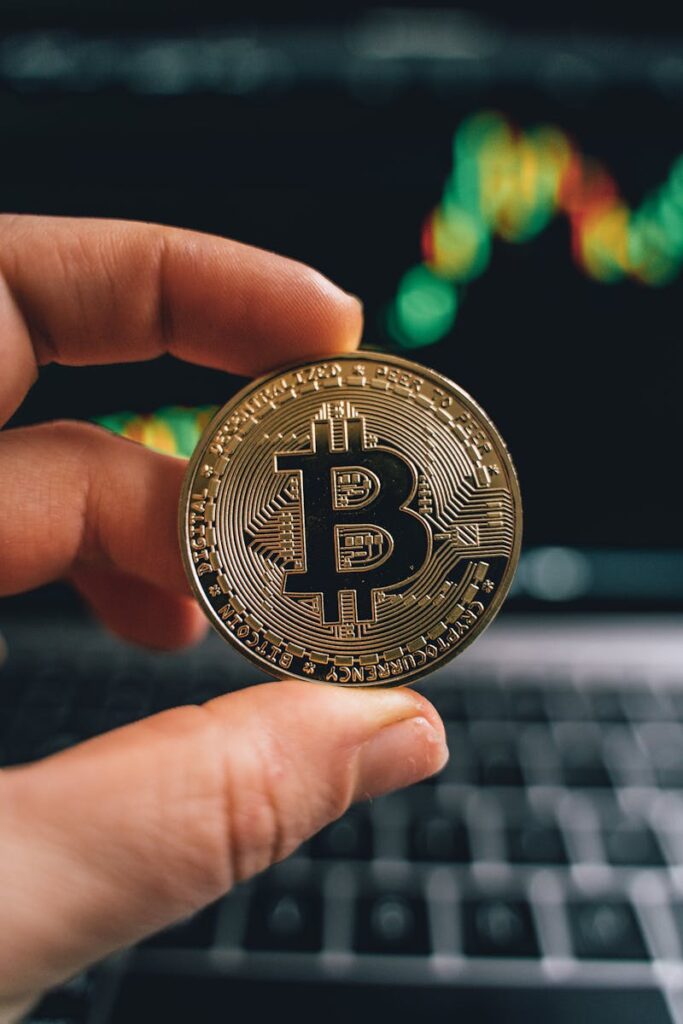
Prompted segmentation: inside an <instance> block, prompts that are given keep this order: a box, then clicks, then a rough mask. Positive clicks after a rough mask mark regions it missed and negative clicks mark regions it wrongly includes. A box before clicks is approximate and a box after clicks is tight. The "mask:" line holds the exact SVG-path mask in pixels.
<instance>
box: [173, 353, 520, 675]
mask: <svg viewBox="0 0 683 1024" xmlns="http://www.w3.org/2000/svg"><path fill="white" fill-rule="evenodd" d="M521 532H522V510H521V500H520V494H519V487H518V484H517V478H516V475H515V470H514V467H513V465H512V462H511V460H510V456H509V455H508V452H507V449H506V447H505V444H504V443H503V441H502V439H501V437H500V435H499V434H498V432H497V430H496V428H495V427H494V425H493V423H492V422H491V421H490V420H489V418H488V417H487V416H486V414H485V413H484V412H483V411H482V409H481V408H480V407H479V406H478V405H477V404H476V402H474V401H473V400H472V399H471V398H470V397H469V395H467V394H466V393H465V392H464V391H463V390H462V389H461V388H459V387H457V385H455V384H453V383H452V382H451V381H449V380H447V379H446V378H445V377H443V376H440V375H439V374H437V373H435V372H434V371H433V370H429V369H426V368H425V367H423V366H419V365H418V364H417V363H412V362H409V361H408V360H405V359H400V358H398V357H397V356H393V355H388V356H387V355H378V354H374V353H370V352H359V353H355V354H352V355H342V356H338V357H335V358H334V359H327V360H316V361H313V362H307V363H304V364H301V365H297V366H291V367H287V368H285V369H282V370H279V371H277V372H276V373H272V374H270V375H268V376H266V377H262V378H260V380H256V381H254V382H253V383H251V384H249V385H248V386H247V387H245V388H244V389H243V390H242V391H240V392H239V394H237V395H236V396H235V397H234V398H233V399H231V401H230V402H228V404H227V405H226V406H225V407H224V408H223V409H221V410H220V412H219V413H218V414H217V415H216V416H215V417H214V419H213V420H212V422H211V423H210V424H209V426H208V427H207V429H206V431H205V432H204V434H203V436H202V438H201V440H200V442H199V444H198V445H197V448H196V450H195V452H194V455H193V457H192V459H191V461H190V464H189V466H188V470H187V475H186V479H185V484H184V487H183V493H182V497H181V503H180V538H181V548H182V554H183V560H184V563H185V568H186V570H187V574H188V577H189V579H190V582H191V584H192V587H193V590H194V592H195V593H196V595H197V598H198V599H199V602H200V604H201V606H202V608H203V609H204V611H205V612H206V614H207V616H208V618H209V620H210V622H211V623H212V625H213V626H214V627H215V628H216V629H217V630H218V632H219V633H220V634H221V636H223V637H224V638H225V639H226V640H228V641H229V642H230V643H231V644H233V645H234V646H235V647H237V649H238V650H240V651H241V652H242V653H243V654H245V655H246V656H247V657H249V658H251V659H252V660H253V661H256V662H257V663H258V664H259V665H261V666H262V668H264V669H265V670H266V671H267V672H269V673H271V674H273V675H277V676H285V675H286V676H296V677H298V678H301V679H314V680H317V681H320V682H328V683H337V684H340V685H345V686H381V685H397V684H400V683H407V682H411V681H414V680H415V679H416V678H417V677H418V676H421V675H423V674H424V673H426V672H429V671H430V670H432V669H434V668H436V667H437V666H438V665H441V664H443V663H444V662H446V661H448V660H449V659H450V658H452V657H453V656H454V655H455V654H458V653H459V652H460V651H462V650H463V649H464V648H465V647H466V646H467V645H468V644H469V643H471V642H472V640H474V638H475V637H476V636H478V635H479V634H480V633H481V632H482V630H483V629H484V628H485V626H486V625H487V624H488V623H489V622H491V620H492V619H493V617H494V616H495V614H496V612H497V611H498V609H499V608H500V606H501V604H502V602H503V599H504V597H505V595H506V593H507V591H508V589H509V586H510V583H511V581H512V576H513V573H514V570H515V566H516V563H517V560H518V557H519V548H520V541H521Z"/></svg>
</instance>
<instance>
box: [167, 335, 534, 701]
mask: <svg viewBox="0 0 683 1024" xmlns="http://www.w3.org/2000/svg"><path fill="white" fill-rule="evenodd" d="M359 361H361V362H363V361H364V362H372V363H375V364H379V365H381V364H387V365H391V366H398V367H403V368H404V369H405V370H407V371H409V372H411V373H419V374H420V375H421V376H423V377H425V378H428V379H429V380H430V381H431V382H432V383H435V384H437V385H443V386H445V387H446V388H447V389H448V390H450V391H452V392H453V393H454V395H455V397H456V398H457V400H458V401H460V402H461V403H462V404H463V405H464V406H465V408H466V409H469V410H470V411H472V412H473V413H475V414H476V415H477V416H478V417H480V419H481V421H482V423H483V425H485V426H486V427H487V429H488V430H489V432H490V434H491V436H492V439H493V440H494V441H495V442H496V444H497V445H498V446H499V447H500V449H501V452H502V453H503V454H504V455H505V458H506V460H507V463H506V469H508V470H509V483H510V494H511V497H512V503H513V509H514V515H515V519H514V530H513V534H514V536H513V543H512V548H511V551H510V555H509V558H508V560H507V564H506V566H505V570H504V572H503V574H502V576H501V579H500V583H499V584H498V586H497V587H496V593H495V594H494V596H493V598H492V600H491V602H490V604H488V605H487V606H486V614H485V615H483V616H482V618H480V619H479V620H478V621H477V622H476V623H475V625H474V626H473V627H472V628H471V629H470V630H468V632H467V634H466V635H465V636H464V637H463V638H462V640H461V642H460V643H458V644H457V645H455V646H454V647H453V648H452V650H450V651H448V652H447V653H445V654H444V655H443V656H442V657H441V658H439V659H438V660H437V661H435V662H431V663H427V664H426V665H424V666H419V667H417V668H415V669H411V670H410V671H407V672H406V673H405V674H403V675H402V676H401V677H400V678H389V679H386V680H379V681H374V682H369V683H358V682H348V683H345V682H329V683H325V682H324V681H322V680H320V679H315V678H310V677H308V676H305V675H301V674H299V673H297V672H291V671H290V670H288V669H284V668H282V667H281V666H279V665H277V664H275V663H273V662H270V661H266V660H265V659H264V658H261V657H259V656H258V655H256V654H254V653H252V651H251V650H250V649H249V648H248V647H246V646H245V645H243V644H241V643H240V642H239V640H238V639H237V638H236V637H234V636H233V634H232V633H231V632H230V630H228V629H226V628H225V627H224V626H223V625H222V623H221V622H220V621H219V619H218V617H217V615H216V611H215V609H214V608H213V606H212V604H211V603H210V601H209V600H208V598H207V596H206V594H205V592H204V590H203V589H202V587H201V586H200V585H199V584H198V580H197V577H196V573H195V569H194V563H193V562H192V559H191V558H190V551H189V538H188V536H187V532H186V527H187V516H188V511H189V503H190V494H191V491H192V484H193V482H194V479H195V475H196V472H197V467H198V465H199V463H200V462H201V461H202V459H203V458H204V456H205V453H206V449H207V447H208V445H209V444H210V443H211V439H212V437H213V435H214V433H215V432H216V429H217V427H218V426H219V425H220V424H221V423H222V422H223V421H224V420H225V419H226V417H227V416H228V415H229V414H230V412H232V411H233V410H234V409H235V408H237V407H238V406H239V405H240V404H241V403H242V402H244V401H245V400H246V399H248V398H249V396H250V395H251V394H253V393H254V392H256V391H258V390H259V389H260V388H262V387H264V386H265V385H267V384H268V383H270V382H272V381H275V380H277V379H278V378H280V377H282V376H283V374H287V373H291V372H293V371H295V370H300V369H302V368H304V367H312V366H318V365H321V364H323V365H324V364H329V363H330V362H345V363H348V362H359ZM523 525H524V519H523V508H522V495H521V491H520V487H519V479H518V476H517V470H516V468H515V464H514V462H513V459H512V456H511V455H510V452H509V450H508V447H507V445H506V443H505V441H504V440H503V437H502V435H501V433H500V431H499V430H498V428H497V426H496V425H495V423H494V421H493V420H492V419H491V417H490V416H489V415H488V414H487V413H486V412H485V411H484V409H483V408H482V407H481V405H480V404H479V403H478V402H477V401H476V400H475V399H474V398H472V396H471V395H470V394H469V392H467V391H465V389H464V388H462V387H461V386H460V385H459V384H456V383H455V382H454V381H452V380H451V379H450V378H449V377H447V376H446V375H445V374H443V373H441V372H439V371H438V370H433V369H432V368H431V367H428V366H424V365H423V364H422V363H417V362H414V361H413V360H411V359H406V358H404V357H403V356H398V355H394V354H393V353H391V354H386V353H382V352H376V351H372V350H361V351H358V350H356V351H354V352H343V353H336V354H335V353H332V354H329V355H326V356H320V357H318V358H315V359H303V360H302V359H297V360H295V361H291V362H287V363H285V364H283V365H281V366H278V367H275V368H274V369H272V370H270V371H268V372H267V373H264V374H262V375H260V376H259V377H255V378H254V379H252V380H250V381H248V382H247V383H246V384H245V385H244V387H242V388H240V390H239V391H237V392H236V393H235V394H234V395H233V396H232V397H231V398H230V399H229V400H228V401H227V402H226V403H225V405H223V406H221V408H220V409H219V410H218V411H217V412H216V413H215V415H214V416H213V417H212V418H211V420H210V421H209V423H208V424H207V425H206V427H205V428H204V430H203V431H202V434H201V436H200V438H199V440H198V441H197V444H196V446H195V449H194V451H193V453H192V456H191V457H190V459H189V460H188V462H187V465H186V468H185V475H184V477H183V483H182V487H181V491H180V500H179V503H178V541H179V546H180V554H181V558H182V562H183V567H184V569H185V574H186V576H187V578H188V580H189V583H190V586H191V589H192V592H193V593H194V595H195V597H196V598H197V600H198V601H199V604H200V606H201V608H202V610H203V611H204V614H205V615H206V617H207V619H208V621H209V622H210V624H211V626H212V628H213V629H214V630H215V632H216V633H218V635H219V636H220V637H221V639H222V640H224V641H225V642H227V643H229V644H230V646H231V647H233V648H234V649H235V650H237V651H238V652H239V653H240V654H241V655H242V656H243V657H244V658H246V659H247V660H248V661H250V662H252V664H254V665H257V666H258V667H259V668H260V669H261V670H262V671H263V672H264V673H266V674H268V675H270V676H274V677H275V678H276V679H292V678H294V679H298V680H301V681H302V682H309V683H318V684H321V685H333V686H342V687H346V688H348V689H378V688H381V689H386V688H393V687H395V686H404V685H413V684H414V682H415V681H416V680H417V679H419V678H422V677H423V676H427V675H429V674H430V673H431V672H435V671H437V670H438V669H440V668H443V667H445V666H446V665H447V664H448V663H449V662H451V661H452V660H453V658H455V657H457V656H458V655H460V654H462V652H463V651H464V650H466V649H467V647H469V645H470V644H471V643H473V642H474V641H475V640H477V639H478V637H479V636H481V634H482V633H483V632H484V631H485V630H486V629H487V628H488V627H489V626H490V625H491V623H492V622H493V621H494V619H495V618H496V616H497V615H498V612H499V611H500V609H501V607H502V605H503V603H504V601H505V599H506V597H507V596H508V593H509V591H510V587H511V585H512V581H513V578H514V575H515V572H516V570H517V566H518V563H519V556H520V551H521V546H522V534H523Z"/></svg>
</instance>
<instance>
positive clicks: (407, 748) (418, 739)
mask: <svg viewBox="0 0 683 1024" xmlns="http://www.w3.org/2000/svg"><path fill="white" fill-rule="evenodd" d="M425 703H426V702H425ZM430 719H431V720H430ZM447 760H448V747H447V745H446V737H445V734H444V730H443V726H442V725H441V722H440V720H439V718H438V716H437V715H436V712H434V713H433V715H430V717H429V718H427V717H426V716H425V715H414V716H413V717H411V718H405V719H403V720H402V721H400V722H396V723H394V724H393V725H386V726H384V728H382V729H380V730H379V732H376V733H375V734H374V736H372V737H371V739H369V740H367V741H366V742H365V743H364V744H363V746H362V747H361V748H360V750H359V753H358V775H357V783H356V794H355V796H356V799H357V800H362V799H368V798H369V797H372V796H381V795H382V793H388V792H390V791H391V790H394V789H401V788H402V787H403V786H410V785H412V783H414V782H419V781H420V780H421V779H426V778H427V777H428V776H430V775H433V774H434V773H435V772H438V771H440V769H441V768H443V766H444V765H445V763H446V761H447Z"/></svg>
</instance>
